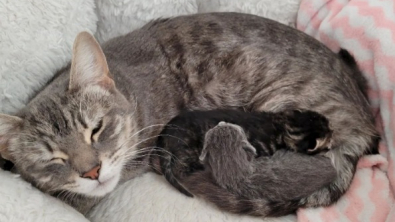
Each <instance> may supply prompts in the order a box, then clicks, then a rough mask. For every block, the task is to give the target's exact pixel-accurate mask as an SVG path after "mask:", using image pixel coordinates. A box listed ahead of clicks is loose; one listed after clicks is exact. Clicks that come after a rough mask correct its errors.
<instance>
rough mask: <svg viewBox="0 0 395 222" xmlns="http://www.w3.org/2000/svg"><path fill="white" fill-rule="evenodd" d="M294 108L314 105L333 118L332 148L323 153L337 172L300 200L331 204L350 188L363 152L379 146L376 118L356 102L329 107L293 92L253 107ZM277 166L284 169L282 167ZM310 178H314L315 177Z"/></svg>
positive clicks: (316, 204) (305, 204)
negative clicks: (296, 95) (356, 106)
mask: <svg viewBox="0 0 395 222" xmlns="http://www.w3.org/2000/svg"><path fill="white" fill-rule="evenodd" d="M324 105H325V104H324ZM290 109H311V110H314V111H317V112H319V113H322V114H323V115H324V116H325V117H326V118H327V119H328V120H329V123H330V126H331V129H332V130H333V132H332V140H331V149H330V150H328V152H323V153H320V154H319V155H324V156H326V157H328V159H327V161H328V162H329V163H331V164H332V166H333V167H334V168H335V170H336V173H337V176H336V178H335V179H334V180H333V182H332V183H330V184H329V185H326V184H324V183H322V185H323V186H322V188H321V189H319V190H317V191H315V192H313V193H312V194H311V195H308V196H306V197H304V198H301V199H300V201H299V203H298V205H299V207H320V206H328V205H330V204H332V203H334V202H336V201H337V200H338V199H339V198H340V197H341V196H342V195H343V194H344V193H345V192H346V191H347V190H348V188H349V186H350V184H351V181H352V179H353V177H354V173H355V170H356V165H357V163H358V160H359V159H360V158H361V157H362V156H363V155H365V154H368V153H370V152H371V151H372V150H373V151H374V150H375V149H377V147H378V142H379V136H378V134H377V131H376V130H375V126H374V121H373V120H372V119H370V117H369V115H368V114H366V116H363V115H361V113H360V111H358V110H355V109H354V106H352V105H348V104H343V103H334V102H332V103H331V104H330V106H329V108H328V107H326V106H322V107H320V106H318V107H314V106H313V105H312V104H310V103H304V101H303V100H298V99H297V98H296V97H294V96H292V95H288V96H287V95H282V97H281V98H275V99H272V100H271V101H269V102H265V103H264V104H261V105H257V106H256V107H253V108H252V110H257V111H271V112H283V111H285V110H290ZM301 158H306V159H307V160H310V161H311V162H310V163H309V164H310V165H315V166H316V167H318V168H320V167H321V163H315V162H314V160H313V159H311V158H312V156H310V155H305V156H303V157H301ZM283 164H284V165H288V164H289V163H288V162H287V160H284V162H283ZM274 170H277V171H278V172H281V169H274ZM325 173H328V175H330V174H331V173H332V172H330V171H328V172H326V171H323V172H322V174H325ZM278 175H281V173H279V174H278ZM306 179H307V180H310V179H311V178H306Z"/></svg>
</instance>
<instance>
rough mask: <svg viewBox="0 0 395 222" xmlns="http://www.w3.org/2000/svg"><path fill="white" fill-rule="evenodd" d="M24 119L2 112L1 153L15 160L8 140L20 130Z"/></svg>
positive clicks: (7, 158)
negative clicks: (11, 154) (9, 148)
mask: <svg viewBox="0 0 395 222" xmlns="http://www.w3.org/2000/svg"><path fill="white" fill-rule="evenodd" d="M21 124H22V119H21V118H19V117H16V116H9V115H4V114H0V155H1V156H2V157H3V158H4V159H6V160H10V161H13V160H12V158H11V156H10V154H9V150H8V141H9V140H10V138H11V137H12V136H13V134H16V133H17V132H18V131H19V127H20V126H21Z"/></svg>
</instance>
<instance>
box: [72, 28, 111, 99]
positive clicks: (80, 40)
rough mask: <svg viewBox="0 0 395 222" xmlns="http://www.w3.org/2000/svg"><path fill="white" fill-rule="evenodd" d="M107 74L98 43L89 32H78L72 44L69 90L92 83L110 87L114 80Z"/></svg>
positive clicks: (104, 59)
mask: <svg viewBox="0 0 395 222" xmlns="http://www.w3.org/2000/svg"><path fill="white" fill-rule="evenodd" d="M108 75H109V70H108V65H107V61H106V57H105V56H104V53H103V51H102V49H101V48H100V45H99V43H98V42H97V41H96V40H95V38H94V37H93V36H92V35H91V34H89V33H87V32H81V33H79V34H78V35H77V37H76V39H75V41H74V46H73V58H72V61H71V70H70V85H69V90H71V91H73V90H78V89H79V88H81V87H87V86H92V85H99V86H101V87H103V88H105V89H111V88H112V87H114V81H113V80H112V79H111V78H110V77H109V76H108Z"/></svg>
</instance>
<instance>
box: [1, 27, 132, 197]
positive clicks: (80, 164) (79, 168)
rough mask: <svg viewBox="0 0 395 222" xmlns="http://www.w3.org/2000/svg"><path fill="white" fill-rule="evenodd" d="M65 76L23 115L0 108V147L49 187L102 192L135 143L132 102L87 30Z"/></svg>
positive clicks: (19, 167)
mask: <svg viewBox="0 0 395 222" xmlns="http://www.w3.org/2000/svg"><path fill="white" fill-rule="evenodd" d="M65 81H68V84H67V83H66V84H64V85H62V84H60V85H59V86H56V87H58V89H56V90H55V89H54V90H51V92H52V91H53V93H52V94H51V93H49V92H46V93H44V94H43V95H41V96H39V97H38V98H36V99H35V100H34V101H33V102H32V103H31V104H30V105H29V106H28V108H27V109H26V110H25V111H24V112H22V113H21V115H19V117H16V116H8V115H3V114H0V153H1V156H2V157H3V158H5V159H8V160H10V161H12V162H13V163H14V164H15V167H16V169H17V171H18V173H20V174H21V175H22V177H23V178H24V179H26V180H28V181H29V182H31V183H32V184H34V185H35V186H37V187H38V188H40V189H42V190H43V191H45V192H49V193H55V192H59V191H66V192H67V191H68V192H72V193H78V194H82V195H86V196H103V195H105V194H107V193H108V192H110V191H112V190H113V189H114V188H115V186H116V185H117V183H118V181H119V179H120V177H121V173H122V169H123V165H124V164H125V163H126V161H127V160H128V158H130V149H131V148H132V147H133V144H135V143H136V139H135V138H133V136H131V135H133V132H134V122H133V118H132V113H133V110H131V109H133V108H131V105H130V103H129V102H128V101H127V100H126V98H125V97H124V96H123V95H122V94H121V93H120V92H119V91H118V90H117V89H116V87H115V84H114V81H113V80H112V79H111V77H110V73H109V70H108V66H107V62H106V58H105V56H104V54H103V52H102V50H101V48H100V46H99V44H98V43H97V42H96V40H95V39H94V38H93V37H92V36H91V35H90V34H88V33H86V32H83V33H80V34H79V35H78V36H77V38H76V41H75V43H74V48H73V59H72V64H71V69H70V78H69V79H67V80H66V79H65ZM62 88H64V90H62ZM132 107H133V106H132ZM128 150H129V152H127V151H128ZM128 153H129V155H128Z"/></svg>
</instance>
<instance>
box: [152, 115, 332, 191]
mask: <svg viewBox="0 0 395 222" xmlns="http://www.w3.org/2000/svg"><path fill="white" fill-rule="evenodd" d="M221 121H226V122H230V123H234V124H237V125H239V126H240V127H242V128H243V129H244V130H245V132H246V136H245V140H246V141H249V142H248V143H246V144H245V145H244V146H243V147H244V149H245V151H246V152H249V153H250V154H249V159H253V157H255V156H257V157H262V156H271V155H273V154H274V153H275V152H276V151H277V150H279V149H286V150H292V151H295V152H300V153H307V154H313V153H316V152H319V151H321V150H323V149H325V148H330V143H331V134H332V131H331V130H330V129H329V123H328V120H327V119H326V118H325V117H324V116H322V115H320V114H318V113H316V112H313V111H297V110H294V111H284V112H278V113H271V112H252V113H247V112H244V111H238V110H212V111H189V112H188V111H186V112H183V113H181V114H180V115H178V116H177V117H175V118H173V119H172V120H171V121H170V122H169V123H168V124H167V126H166V127H165V128H164V130H163V131H162V132H161V133H160V136H159V138H158V142H157V149H156V151H155V152H154V153H153V154H152V155H151V163H152V165H153V166H154V168H156V169H157V171H158V173H163V174H164V176H165V178H166V179H167V180H168V181H169V183H170V184H171V185H173V186H174V187H175V188H177V189H178V190H179V191H181V192H182V193H184V194H186V195H188V196H192V194H191V193H190V192H188V191H187V190H188V189H189V187H184V186H183V185H182V184H183V179H184V178H185V177H188V176H189V175H191V174H193V173H195V172H196V171H200V170H204V169H205V167H204V166H203V165H202V163H201V161H199V156H200V160H201V159H202V158H204V157H205V155H206V153H207V150H206V149H204V148H203V147H206V145H205V144H206V141H205V139H204V137H205V134H206V132H207V131H208V132H211V131H212V130H210V129H211V128H213V127H214V126H215V125H217V124H218V123H219V122H221ZM240 127H239V128H240ZM208 132H207V134H209V133H208ZM243 132H244V131H243ZM222 139H224V140H227V139H229V138H222ZM233 139H234V138H232V140H233ZM250 144H252V145H250ZM202 148H203V150H202ZM223 152H225V153H227V154H228V155H233V154H232V152H228V151H227V150H226V149H225V150H224V151H223ZM218 164H220V162H218ZM159 167H160V169H159ZM221 167H222V168H223V169H227V172H229V173H230V174H233V173H235V176H236V175H237V173H236V171H235V172H234V171H233V170H232V167H230V168H228V167H227V166H225V165H224V166H221ZM263 170H264V169H263ZM237 172H241V171H237ZM218 173H219V174H218V175H216V176H220V175H221V172H218ZM185 188H186V189H185ZM307 189H308V188H307Z"/></svg>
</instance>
